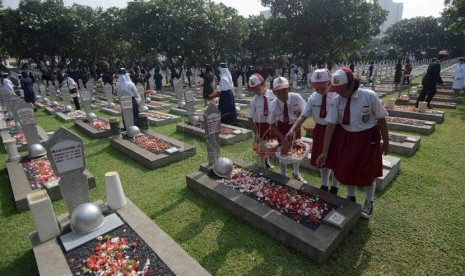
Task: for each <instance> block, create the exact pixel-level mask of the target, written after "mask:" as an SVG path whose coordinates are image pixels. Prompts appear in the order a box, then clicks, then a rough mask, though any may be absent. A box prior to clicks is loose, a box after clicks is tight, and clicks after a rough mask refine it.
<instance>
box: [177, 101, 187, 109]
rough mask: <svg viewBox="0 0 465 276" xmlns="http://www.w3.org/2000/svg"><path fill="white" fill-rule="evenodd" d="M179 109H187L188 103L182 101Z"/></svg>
mask: <svg viewBox="0 0 465 276" xmlns="http://www.w3.org/2000/svg"><path fill="white" fill-rule="evenodd" d="M179 107H180V108H183V109H184V108H186V102H184V101H182V102H181V103H180V104H179Z"/></svg>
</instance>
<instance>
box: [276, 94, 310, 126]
mask: <svg viewBox="0 0 465 276" xmlns="http://www.w3.org/2000/svg"><path fill="white" fill-rule="evenodd" d="M286 104H287V111H288V113H289V124H293V123H294V122H295V121H297V118H299V116H300V113H302V110H304V108H305V100H304V98H302V96H300V94H297V93H293V92H290V93H289V94H288V97H287V101H286ZM268 110H269V114H268V123H269V124H270V125H271V124H275V123H276V121H281V122H284V116H283V114H284V113H283V111H284V103H283V102H281V101H280V100H279V99H278V98H276V99H274V100H273V102H272V103H271V106H269V108H268Z"/></svg>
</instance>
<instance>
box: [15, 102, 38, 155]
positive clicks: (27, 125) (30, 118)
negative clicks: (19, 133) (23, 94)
mask: <svg viewBox="0 0 465 276" xmlns="http://www.w3.org/2000/svg"><path fill="white" fill-rule="evenodd" d="M15 110H16V113H17V116H18V121H19V123H20V124H21V127H22V130H23V133H24V137H25V138H26V141H27V144H28V145H29V146H30V145H33V144H39V143H40V136H39V132H38V131H37V127H36V120H35V117H34V108H33V107H32V106H31V105H30V104H29V103H26V102H25V101H20V102H19V103H18V104H17V105H16V106H15Z"/></svg>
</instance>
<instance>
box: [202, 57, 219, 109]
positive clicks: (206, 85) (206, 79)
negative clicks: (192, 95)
mask: <svg viewBox="0 0 465 276" xmlns="http://www.w3.org/2000/svg"><path fill="white" fill-rule="evenodd" d="M200 77H202V83H200V84H199V86H202V87H203V88H202V96H203V100H204V104H205V106H207V103H208V100H209V99H210V94H212V93H213V91H214V88H213V83H214V81H215V77H214V76H213V73H212V67H211V66H210V64H205V71H204V72H202V74H201V75H200Z"/></svg>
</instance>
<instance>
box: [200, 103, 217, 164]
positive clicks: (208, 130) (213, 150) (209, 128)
mask: <svg viewBox="0 0 465 276" xmlns="http://www.w3.org/2000/svg"><path fill="white" fill-rule="evenodd" d="M203 122H204V123H205V140H206V141H207V153H208V164H210V165H212V164H213V163H215V161H216V160H217V159H218V158H219V157H220V131H221V112H220V111H219V110H218V108H217V107H216V105H215V104H214V103H213V102H210V104H209V105H208V107H207V110H205V113H204V114H203Z"/></svg>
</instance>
